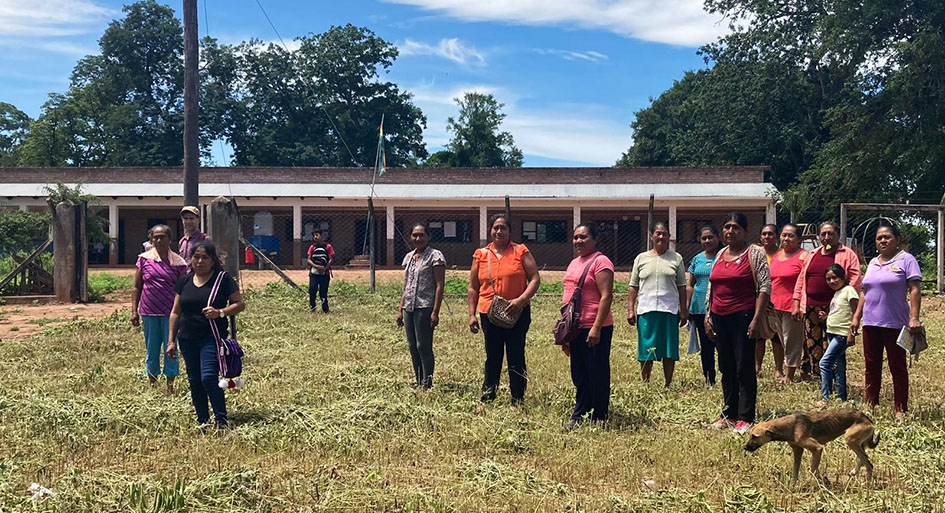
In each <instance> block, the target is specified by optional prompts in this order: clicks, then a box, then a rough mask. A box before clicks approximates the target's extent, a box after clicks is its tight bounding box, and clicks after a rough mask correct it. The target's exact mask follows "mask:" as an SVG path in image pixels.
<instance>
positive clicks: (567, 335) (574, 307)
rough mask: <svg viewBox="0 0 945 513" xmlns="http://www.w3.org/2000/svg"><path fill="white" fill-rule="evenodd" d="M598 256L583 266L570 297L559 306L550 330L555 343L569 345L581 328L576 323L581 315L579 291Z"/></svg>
mask: <svg viewBox="0 0 945 513" xmlns="http://www.w3.org/2000/svg"><path fill="white" fill-rule="evenodd" d="M598 258H600V255H597V256H596V257H594V259H593V260H591V261H590V262H588V263H587V265H585V266H584V272H582V273H581V279H580V280H578V282H577V287H575V288H574V292H572V293H571V299H569V300H568V302H567V303H565V304H564V305H562V306H561V316H560V317H558V321H557V322H555V327H554V329H553V330H552V332H553V333H554V336H555V345H558V346H566V345H570V344H571V341H572V340H574V337H576V336H577V333H578V331H579V330H580V329H581V328H580V326H579V325H578V321H579V319H580V317H581V292H582V291H583V289H584V280H586V279H587V273H588V271H590V270H591V266H592V265H593V264H594V262H596V261H597V259H598Z"/></svg>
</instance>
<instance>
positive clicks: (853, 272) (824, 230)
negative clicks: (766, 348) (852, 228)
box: [791, 221, 861, 379]
mask: <svg viewBox="0 0 945 513" xmlns="http://www.w3.org/2000/svg"><path fill="white" fill-rule="evenodd" d="M818 234H819V237H820V244H821V247H820V248H818V249H816V250H814V251H812V252H811V253H810V254H809V255H808V258H807V259H806V260H804V265H803V267H801V274H800V277H799V279H798V280H797V284H796V285H795V286H794V310H793V311H792V312H791V315H793V316H794V319H796V320H799V321H800V320H803V321H804V322H805V328H806V331H807V333H806V335H807V336H806V339H805V341H804V347H803V348H802V349H803V355H802V357H801V376H802V378H805V379H809V378H810V376H811V375H814V376H817V379H820V357H821V356H823V355H824V351H825V350H826V349H827V319H826V317H823V319H822V318H821V317H822V316H821V313H822V312H826V311H827V310H828V309H829V307H830V300H831V299H833V294H834V291H833V289H831V288H830V287H829V286H828V285H827V278H826V277H825V276H826V272H827V268H828V267H830V264H837V265H839V266H840V267H843V270H844V272H846V275H847V279H848V280H849V283H850V286H852V287H853V288H855V289H857V290H860V274H861V273H860V258H859V257H858V256H856V252H855V251H853V250H852V249H850V248H848V247H846V246H844V245H843V244H841V243H840V235H841V234H840V229H839V228H838V227H837V223H835V222H833V221H826V222H824V223H821V224H820V230H819V231H818Z"/></svg>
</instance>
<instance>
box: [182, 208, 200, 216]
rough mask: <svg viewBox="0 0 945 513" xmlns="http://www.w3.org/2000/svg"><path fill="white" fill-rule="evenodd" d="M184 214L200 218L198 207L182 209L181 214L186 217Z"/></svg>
mask: <svg viewBox="0 0 945 513" xmlns="http://www.w3.org/2000/svg"><path fill="white" fill-rule="evenodd" d="M184 213H188V214H193V215H195V216H197V217H200V210H198V209H197V207H191V206H186V207H184V208H182V209H180V214H181V215H184Z"/></svg>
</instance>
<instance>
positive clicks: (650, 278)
mask: <svg viewBox="0 0 945 513" xmlns="http://www.w3.org/2000/svg"><path fill="white" fill-rule="evenodd" d="M650 233H652V235H651V238H652V240H653V249H651V250H649V251H646V252H643V253H640V254H639V255H637V257H636V259H634V261H633V268H632V270H631V273H630V291H629V294H628V296H629V301H628V303H627V322H629V323H630V325H631V326H637V339H638V341H639V342H638V346H637V360H639V361H640V373H641V376H642V378H643V381H644V382H649V381H650V373H651V372H652V371H653V362H655V361H661V362H663V377H664V378H665V380H666V387H667V388H668V387H669V385H670V383H672V381H673V371H674V370H675V369H676V362H677V361H679V327H680V326H685V325H686V323H687V322H688V321H689V305H688V304H687V303H686V267H685V266H684V265H683V258H682V256H680V255H679V253H676V252H675V251H673V250H671V249H669V239H670V234H669V227H668V226H667V224H666V223H664V222H662V221H659V222H657V223H654V225H653V226H652V228H651V229H650Z"/></svg>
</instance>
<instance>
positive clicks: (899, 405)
mask: <svg viewBox="0 0 945 513" xmlns="http://www.w3.org/2000/svg"><path fill="white" fill-rule="evenodd" d="M901 243H902V233H900V231H899V228H898V227H897V226H895V225H892V224H883V225H880V227H879V228H878V229H877V230H876V250H877V251H878V252H879V255H878V256H876V258H874V259H873V260H871V261H870V264H869V266H868V267H867V268H866V275H865V276H864V278H863V288H862V290H861V291H860V302H859V306H858V307H857V309H856V314H854V316H853V323H852V324H851V326H850V329H851V331H852V332H853V334H854V335H856V334H857V332H858V331H859V328H860V326H862V327H863V357H864V359H865V360H866V403H867V404H869V405H870V406H875V405H876V404H879V389H880V384H881V383H882V378H883V349H885V350H886V357H887V359H888V360H889V372H890V373H891V374H892V380H893V397H894V399H893V401H894V406H895V408H896V419H897V420H902V419H903V418H904V417H905V414H906V411H908V403H909V371H908V369H907V367H906V356H907V355H906V351H905V349H903V348H901V347H899V345H898V344H897V340H898V339H899V335H900V332H902V331H903V330H904V329H907V330H908V331H909V332H911V333H913V334H915V333H919V332H920V331H922V322H921V321H920V320H919V312H920V310H921V308H922V293H921V291H920V284H921V282H922V272H921V271H920V270H919V263H918V262H917V261H916V259H915V257H914V256H912V255H910V254H909V253H907V252H906V251H903V250H901V249H900V247H899V246H900V244H901ZM907 291H908V297H909V301H908V302H906V296H907Z"/></svg>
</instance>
